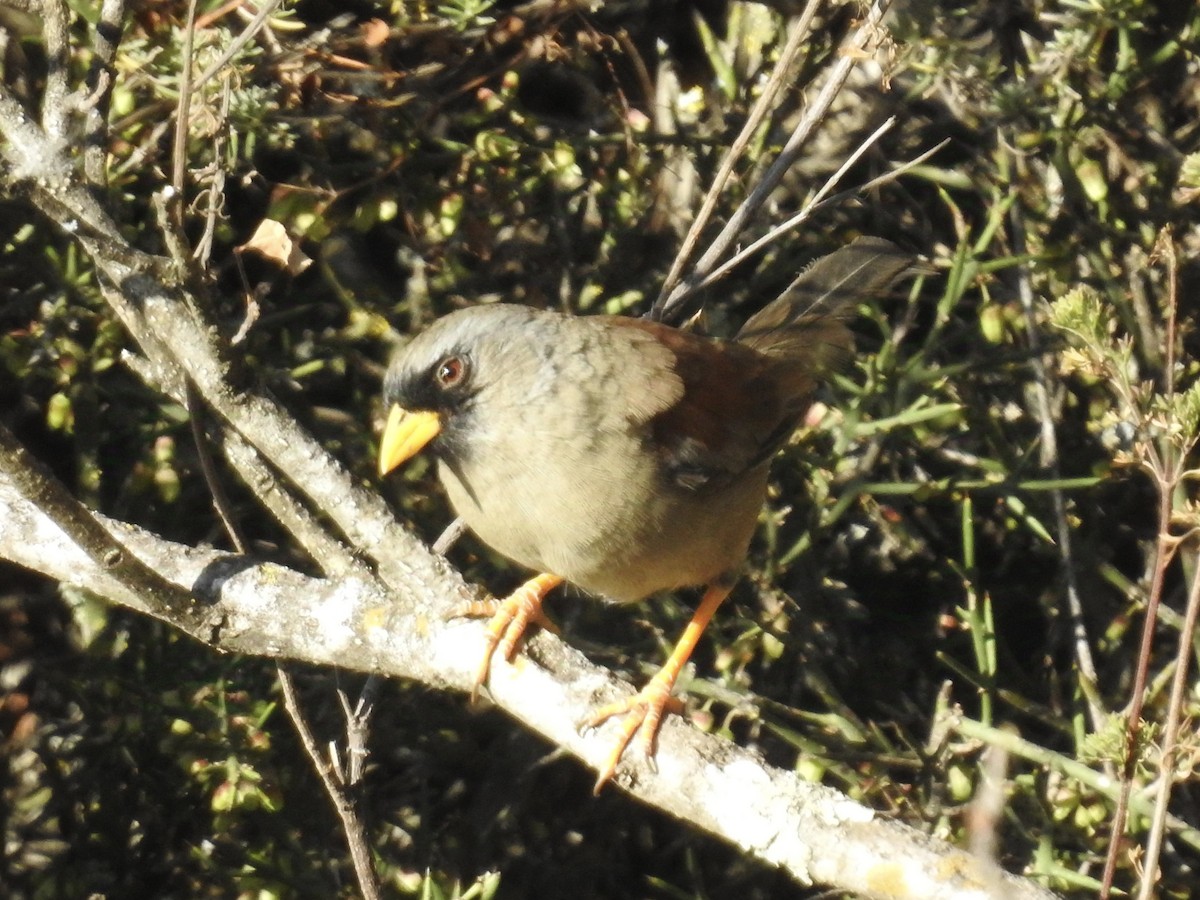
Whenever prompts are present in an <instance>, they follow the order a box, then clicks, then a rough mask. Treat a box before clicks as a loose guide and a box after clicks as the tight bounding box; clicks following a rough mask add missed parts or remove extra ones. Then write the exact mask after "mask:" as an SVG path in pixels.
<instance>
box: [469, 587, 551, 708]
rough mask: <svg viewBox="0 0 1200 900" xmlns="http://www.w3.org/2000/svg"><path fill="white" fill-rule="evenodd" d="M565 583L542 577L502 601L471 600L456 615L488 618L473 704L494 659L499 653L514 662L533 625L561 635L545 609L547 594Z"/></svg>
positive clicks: (474, 687)
mask: <svg viewBox="0 0 1200 900" xmlns="http://www.w3.org/2000/svg"><path fill="white" fill-rule="evenodd" d="M561 583H562V579H561V578H559V577H558V576H556V575H539V576H537V577H536V578H531V579H530V580H529V581H527V582H525V583H524V584H523V585H521V586H520V587H519V588H517V589H516V590H515V591H513V592H512V593H511V594H509V595H508V596H507V597H505V598H504V599H503V600H498V599H496V598H495V597H492V598H490V599H488V600H472V601H471V602H470V603H467V604H466V605H464V606H463V607H461V608H460V609H458V610H456V611H455V613H454V616H455V617H459V616H469V617H471V618H476V619H484V618H486V619H488V620H489V621H488V623H487V636H486V647H485V649H484V653H483V658H482V659H481V660H480V661H479V667H478V668H477V669H476V671H475V679H474V681H473V682H472V687H471V702H474V701H475V699H476V697H478V695H479V689H480V688H481V687H482V686H483V685H484V683H485V682H487V678H488V672H489V671H490V670H491V667H492V657H493V656H495V654H496V652H497V651H499V652H500V653H501V654H502V655H503V656H504V658H505V659H512V657H513V653H515V652H516V649H517V642H518V641H519V640H520V639H521V636H522V635H524V634H525V629H527V628H528V627H529V626H530V624H533V625H540V626H541V627H542V628H545V629H546V630H547V631H550V632H552V633H554V634H558V626H556V625H555V624H554V623H553V622H551V621H550V620H549V619H548V618H547V617H546V614H545V612H543V610H542V601H543V600H544V599H545V597H546V594H548V593H550V591H552V590H553V589H554V588H555V587H557V586H558V585H559V584H561Z"/></svg>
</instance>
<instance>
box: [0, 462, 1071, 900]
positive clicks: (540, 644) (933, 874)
mask: <svg viewBox="0 0 1200 900" xmlns="http://www.w3.org/2000/svg"><path fill="white" fill-rule="evenodd" d="M0 506H2V507H3V508H5V509H6V510H7V511H8V512H9V515H7V516H5V517H3V518H0V557H3V558H6V559H9V560H11V561H13V562H16V563H19V564H21V565H23V566H26V567H28V568H30V569H33V570H35V571H38V572H41V573H43V574H44V575H47V576H49V577H51V578H55V579H58V580H61V581H65V582H69V583H74V584H78V585H80V586H82V587H85V588H87V589H89V590H92V591H95V592H97V593H99V594H101V595H102V596H106V597H108V598H110V599H112V600H115V601H116V602H119V603H122V604H124V605H127V606H129V607H131V608H134V609H136V610H138V611H140V612H143V613H146V614H148V615H152V616H155V617H157V618H160V619H163V620H165V621H168V622H170V623H171V624H173V625H175V626H176V627H179V628H181V629H183V630H185V631H187V632H188V633H190V634H192V636H193V637H196V638H197V639H199V640H202V641H204V642H206V643H208V644H210V645H211V646H212V647H213V648H214V649H218V650H223V651H229V652H238V653H247V654H255V655H260V656H273V657H287V658H292V659H300V660H304V661H307V662H312V663H318V664H327V665H339V666H343V667H346V668H352V669H358V670H361V671H364V672H375V673H379V674H383V675H390V676H402V677H406V678H411V679H414V680H417V681H420V682H422V683H424V684H427V685H430V686H432V687H435V688H441V689H454V690H458V691H463V692H466V691H467V690H469V688H470V686H471V681H472V678H473V675H474V663H475V660H476V659H477V656H478V654H479V653H480V652H482V649H483V626H482V625H481V624H479V623H477V622H462V621H450V620H447V619H446V618H445V614H444V610H445V602H444V598H445V597H449V596H453V595H454V594H455V593H456V592H458V591H460V590H462V589H463V585H462V583H461V581H459V580H458V579H457V577H456V576H450V575H447V576H445V577H443V578H439V579H438V580H435V581H434V582H432V583H430V584H429V585H428V586H427V588H426V590H425V592H424V594H425V596H424V598H422V599H420V600H418V602H417V603H415V604H414V605H416V606H418V607H420V608H422V609H424V610H426V612H425V613H423V614H422V615H420V616H418V617H413V616H411V615H410V614H408V613H407V612H406V611H405V610H404V609H402V608H401V606H400V604H398V603H396V602H395V600H394V599H393V598H392V597H391V596H390V595H389V593H388V592H387V591H386V590H385V589H383V588H381V586H380V585H379V584H378V583H377V582H375V581H374V580H373V579H369V578H366V579H364V578H361V577H357V576H354V575H351V576H347V577H344V578H341V579H337V580H323V579H316V578H309V577H306V576H303V575H300V574H298V573H296V572H294V571H291V570H289V569H286V568H284V567H281V566H278V565H274V564H272V563H260V562H255V561H253V560H249V559H246V558H244V557H237V556H232V555H229V554H223V553H219V552H216V551H205V550H197V549H193V548H190V547H183V546H179V545H177V544H172V543H170V542H167V541H164V540H162V539H161V538H158V537H156V536H154V535H152V534H150V533H148V532H145V531H143V530H141V529H138V528H136V527H134V526H132V525H126V524H122V523H117V522H112V521H109V520H103V519H101V521H104V522H105V524H106V526H107V528H108V529H109V531H110V532H111V533H112V535H113V537H114V538H116V539H117V540H119V541H120V542H121V544H123V545H124V546H126V547H128V548H129V549H130V550H131V551H133V552H134V553H136V554H137V555H138V556H139V558H140V559H142V560H143V561H144V562H145V563H147V564H148V565H151V566H153V567H154V568H156V569H157V570H158V571H159V572H160V573H161V574H162V575H163V576H164V577H166V578H168V579H170V580H171V581H173V582H174V583H175V584H177V585H179V586H181V587H184V588H188V589H189V590H191V591H192V592H193V593H194V594H195V595H196V597H197V600H198V602H199V603H201V604H202V605H203V606H204V607H205V608H207V609H208V610H209V615H208V616H206V617H205V622H206V623H207V624H205V625H204V626H203V627H198V626H197V624H196V620H195V618H194V617H189V616H184V615H181V614H180V613H179V611H178V610H176V609H174V608H172V607H171V606H170V605H168V604H163V603H160V602H158V601H157V600H156V599H155V598H154V597H148V596H144V595H141V594H137V593H131V592H129V591H127V590H125V589H124V587H123V586H121V585H119V583H116V582H115V580H114V579H113V577H112V575H111V573H110V572H107V571H105V570H104V568H103V566H101V565H99V564H98V563H97V562H96V561H94V560H93V559H92V558H91V557H89V556H88V555H87V554H86V553H84V552H83V551H81V550H80V549H79V548H78V547H77V546H76V545H75V544H74V543H73V542H72V541H71V540H70V539H69V538H68V537H67V535H66V533H65V532H64V531H63V530H62V529H60V528H59V527H58V526H57V525H56V524H55V523H54V522H52V521H51V520H50V519H49V518H48V517H47V516H46V515H44V514H43V513H42V512H41V510H39V509H38V508H37V506H35V505H34V504H33V503H31V502H29V501H28V500H26V499H25V498H24V497H23V496H22V495H21V493H20V492H18V491H17V490H16V489H15V487H14V485H13V483H12V482H11V480H10V479H9V478H8V477H7V476H5V475H3V474H0ZM439 598H442V599H439ZM436 610H441V611H442V612H440V613H439V612H435V611H436ZM214 623H215V624H214ZM533 656H535V657H536V660H537V661H536V662H534V661H533V658H532V657H533ZM493 670H494V674H493V678H492V681H491V691H492V694H493V696H494V698H495V700H496V702H497V703H498V704H499V705H500V706H502V707H503V708H504V709H505V710H506V711H508V712H510V713H511V714H513V715H514V716H516V717H517V718H518V719H520V720H521V721H523V722H524V723H525V724H527V725H529V726H530V727H532V728H534V729H535V730H537V731H539V732H540V733H542V734H543V735H545V736H546V737H547V738H548V739H550V740H551V741H553V742H555V743H556V744H559V745H561V746H563V747H564V748H565V749H566V750H568V751H569V752H570V753H571V754H573V755H574V756H576V757H578V758H580V759H582V760H584V761H585V762H586V763H588V764H589V765H592V766H595V765H597V764H598V763H599V762H600V760H601V759H602V757H603V756H604V754H605V753H606V751H607V749H608V740H609V738H610V735H609V733H608V731H607V729H600V730H598V731H595V732H592V733H588V734H580V733H579V731H578V730H577V722H578V719H579V717H580V714H581V711H586V710H587V709H589V708H590V707H591V706H592V705H594V704H595V703H596V702H598V701H603V700H607V699H611V698H612V697H615V696H616V695H617V694H618V692H621V691H629V690H630V688H629V686H628V685H625V684H622V683H620V682H617V681H615V680H614V679H613V678H612V677H611V675H609V673H607V672H606V671H605V670H604V669H601V668H599V667H596V666H593V665H591V664H590V663H588V662H587V660H586V659H584V658H583V657H582V656H581V655H580V654H579V653H577V652H576V651H574V650H572V649H570V648H569V647H566V646H565V645H564V644H562V643H561V642H560V641H558V640H556V639H554V638H552V637H550V636H547V635H543V636H540V637H539V638H538V639H536V640H535V641H533V642H532V645H531V655H522V656H520V657H518V659H517V661H516V663H515V664H513V665H509V664H506V663H503V662H497V663H496V664H494V666H493ZM631 768H634V767H626V768H625V769H623V774H622V775H621V776H620V778H619V781H620V782H621V783H622V784H623V786H624V787H626V789H627V790H629V791H630V793H632V794H634V795H635V796H637V797H639V798H640V799H642V800H643V801H645V802H647V803H649V804H651V805H653V806H655V807H658V808H659V809H661V810H663V811H665V812H668V813H671V814H672V815H675V816H677V817H679V818H681V819H683V820H685V821H688V822H691V823H692V824H694V825H696V826H698V827H700V828H703V829H705V830H707V831H710V832H712V833H713V834H716V835H718V836H720V837H722V838H724V839H726V840H728V841H730V842H732V843H734V844H736V845H737V846H739V847H742V848H743V849H745V850H746V851H747V852H750V853H752V854H753V855H755V856H757V857H758V858H759V859H762V860H765V861H767V862H770V863H773V864H775V865H778V866H781V867H782V868H784V869H786V870H787V871H788V872H789V873H791V874H792V875H793V876H794V877H795V878H797V879H798V880H800V881H802V882H809V881H815V882H818V883H824V884H834V885H838V886H839V887H842V888H844V889H847V890H852V891H856V892H859V893H861V894H863V895H865V896H870V897H897V898H908V897H911V898H917V897H920V898H929V900H937V898H942V897H946V898H949V897H953V898H956V900H963V898H995V897H1007V898H1018V900H1019V898H1045V897H1050V896H1052V895H1051V894H1049V893H1048V892H1046V891H1043V890H1042V889H1041V888H1039V887H1037V886H1036V885H1034V884H1033V883H1032V882H1029V881H1026V880H1024V879H1020V878H1016V877H1014V876H1010V875H1006V874H1003V873H1000V872H998V871H996V870H995V869H994V868H993V867H992V866H991V865H990V864H988V863H985V862H981V861H980V860H978V859H976V858H975V857H972V856H971V855H969V854H967V853H965V852H963V851H961V850H958V849H956V848H953V847H950V846H948V845H946V844H944V843H942V842H940V841H936V840H934V839H932V838H930V837H928V836H926V835H923V834H921V833H920V832H917V831H915V830H914V829H912V828H909V827H908V826H905V825H902V824H900V823H897V822H892V821H888V820H886V819H883V818H881V817H879V816H877V815H876V814H875V813H874V812H872V811H871V810H869V809H867V808H866V807H863V806H861V805H860V804H858V803H855V802H854V801H852V800H850V799H849V798H847V797H845V796H843V795H841V794H839V793H838V792H836V791H833V790H831V789H829V788H825V787H821V786H819V785H812V784H808V783H806V782H804V781H801V780H800V779H799V778H798V777H797V776H796V775H794V774H792V773H788V772H783V771H780V770H777V769H773V768H771V767H769V766H766V765H764V764H763V763H762V761H761V760H759V759H757V758H756V757H755V756H754V755H753V754H751V753H749V752H747V751H745V750H742V749H740V748H738V747H736V746H734V745H732V744H731V743H730V742H728V741H724V740H721V739H719V738H716V737H712V736H709V735H704V734H701V733H700V732H698V731H696V730H695V729H693V728H690V727H688V726H687V725H685V724H683V723H682V722H680V721H678V720H672V721H671V722H669V723H668V724H667V726H666V727H665V728H664V729H663V733H662V737H661V741H660V746H659V755H658V769H659V771H658V772H657V773H656V774H651V773H650V772H649V771H648V770H647V769H646V768H645V766H644V765H642V764H640V763H639V764H638V765H637V766H636V768H635V770H634V771H630V769H631ZM581 802H586V801H581Z"/></svg>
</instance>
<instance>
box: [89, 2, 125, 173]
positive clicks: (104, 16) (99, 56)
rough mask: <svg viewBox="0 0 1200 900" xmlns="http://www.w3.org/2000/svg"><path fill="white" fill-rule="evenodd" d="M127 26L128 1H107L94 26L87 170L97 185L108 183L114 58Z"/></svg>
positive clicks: (90, 72) (90, 71)
mask: <svg viewBox="0 0 1200 900" xmlns="http://www.w3.org/2000/svg"><path fill="white" fill-rule="evenodd" d="M124 26H125V0H104V2H103V3H102V4H101V5H100V21H98V22H97V23H96V26H95V28H93V29H92V62H91V68H90V70H89V71H88V78H87V93H88V101H87V105H86V109H87V111H86V113H85V115H84V120H83V171H84V174H85V175H86V177H87V180H88V181H89V182H90V183H91V184H94V185H96V186H98V187H99V186H103V185H106V184H107V183H108V165H107V162H108V110H109V100H110V99H111V98H112V88H113V82H114V75H115V73H114V70H113V60H115V59H116V56H117V48H118V47H119V46H120V44H121V35H122V31H123V29H124Z"/></svg>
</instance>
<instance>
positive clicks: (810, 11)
mask: <svg viewBox="0 0 1200 900" xmlns="http://www.w3.org/2000/svg"><path fill="white" fill-rule="evenodd" d="M821 2H822V0H808V3H807V4H806V5H805V7H804V12H802V13H801V14H800V18H799V19H798V20H797V21H796V22H795V23H794V24H793V25H792V27H791V29H790V34H789V35H788V39H787V43H786V44H785V45H784V48H783V52H781V53H780V54H779V59H778V60H777V61H776V63H775V67H774V68H773V69H772V70H771V76H770V78H768V79H767V83H766V85H765V86H764V87H763V91H762V94H761V95H760V96H759V98H758V100H757V101H755V103H754V106H753V108H752V109H751V110H750V115H749V117H748V118H747V119H746V124H745V125H743V126H742V130H741V133H739V134H738V136H737V139H736V140H734V142H733V144H732V146H730V148H729V152H727V153H726V154H725V158H724V159H722V160H721V166H720V168H718V169H717V174H716V176H715V177H714V178H713V183H712V184H711V185H710V186H709V188H708V193H707V194H705V196H704V202H703V203H701V204H700V211H699V212H697V213H696V217H695V219H693V220H692V226H691V228H689V229H688V233H687V235H686V236H685V237H684V239H683V243H682V244H681V245H680V247H679V252H678V253H676V254H675V261H674V262H672V263H671V270H670V272H668V273H667V277H666V280H665V281H664V282H663V284H662V288H661V289H660V291H659V299H660V300H662V298H664V297H666V296H667V295H669V294H670V292H671V290H672V289H673V288H674V287H675V284H676V283H677V282H678V281H679V278H680V275H681V274H682V273H683V267H684V266H685V265H686V264H687V261H688V260H689V259H691V257H692V253H693V252H694V251H695V249H696V243H697V242H698V241H699V240H700V235H701V233H702V232H703V231H704V229H705V227H707V225H708V220H709V218H710V217H711V216H712V212H713V209H715V208H716V205H717V200H718V199H719V198H720V196H721V192H722V191H723V190H724V189H725V184H726V182H728V181H729V176H730V175H731V174H732V173H733V167H734V166H735V165H736V164H737V161H738V160H739V159H741V157H742V153H744V152H745V150H746V147H748V146H749V144H750V141H751V139H752V138H753V137H754V135H755V133H756V132H757V131H758V127H759V125H760V124H761V123H762V120H763V119H764V118H765V117H766V115H767V113H768V112H769V111H770V108H771V104H772V103H774V102H775V95H776V94H778V93H779V89H780V88H781V87H782V86H783V81H784V78H785V76H786V75H787V74H788V73H789V72H791V70H792V64H793V63H794V62H795V60H796V55H797V54H798V53H799V52H800V46H801V43H802V41H803V40H804V38H805V37H806V36H807V35H808V33H809V30H810V27H811V25H812V20H813V17H814V16H815V15H816V14H817V10H818V9H819V8H820V6H821Z"/></svg>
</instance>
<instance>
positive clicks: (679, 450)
mask: <svg viewBox="0 0 1200 900" xmlns="http://www.w3.org/2000/svg"><path fill="white" fill-rule="evenodd" d="M610 321H611V323H612V324H613V325H616V326H618V327H621V328H635V329H638V330H640V331H643V332H645V333H648V334H651V335H653V336H654V337H655V338H656V339H657V341H658V342H659V343H660V344H662V345H663V346H665V347H666V348H667V349H669V350H670V351H671V353H672V354H673V355H674V357H675V363H674V371H675V375H676V376H677V377H678V378H679V379H680V380H681V381H682V382H683V395H682V397H681V398H680V399H679V400H678V401H677V402H676V403H674V404H673V405H671V406H670V407H668V408H667V409H665V410H664V411H663V412H661V413H659V414H658V415H657V416H655V417H654V418H653V419H651V420H650V423H649V424H650V440H652V441H653V442H654V448H655V451H656V452H657V453H658V455H659V457H660V459H661V460H662V465H663V471H664V474H665V476H666V477H667V478H669V479H671V480H672V481H674V482H675V483H676V484H678V485H679V486H681V487H684V488H687V489H689V490H696V491H699V490H703V489H705V488H708V487H716V486H719V485H721V484H726V483H728V482H729V481H731V480H733V479H735V478H737V477H738V476H739V475H741V474H742V473H744V472H747V471H749V470H750V469H753V468H755V467H757V466H758V465H760V464H762V463H764V462H766V461H767V460H768V459H770V458H771V456H772V454H774V452H775V450H776V449H777V448H778V447H779V445H780V444H781V443H782V442H783V441H784V440H785V439H786V438H787V436H788V435H789V434H790V433H791V431H792V429H793V428H794V427H795V423H796V421H797V419H798V418H799V416H800V415H801V414H802V413H803V411H804V409H805V407H806V406H807V404H808V396H807V395H808V394H811V391H812V387H813V382H812V381H811V379H810V380H809V382H808V383H807V385H803V386H802V385H800V384H798V383H796V382H795V380H793V379H785V380H781V379H780V377H779V373H778V364H777V362H776V361H775V360H772V359H770V358H768V357H765V356H763V355H762V354H761V353H758V352H757V351H755V350H753V349H751V348H750V347H746V346H743V345H741V344H737V343H732V342H728V341H717V340H713V339H710V338H705V337H700V336H699V335H695V334H691V333H689V332H685V331H679V330H678V329H675V328H671V327H669V326H667V325H661V324H659V323H657V322H648V321H645V320H640V319H626V318H617V317H614V318H612V319H610ZM785 381H786V382H788V383H786V384H785ZM796 388H802V390H796Z"/></svg>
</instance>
